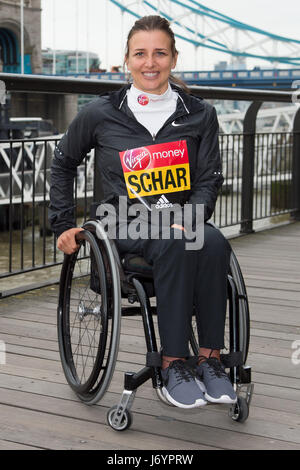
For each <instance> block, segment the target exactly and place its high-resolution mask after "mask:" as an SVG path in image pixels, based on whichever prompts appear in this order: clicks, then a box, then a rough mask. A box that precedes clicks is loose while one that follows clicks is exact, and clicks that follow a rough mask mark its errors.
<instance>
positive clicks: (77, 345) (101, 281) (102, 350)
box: [58, 219, 253, 431]
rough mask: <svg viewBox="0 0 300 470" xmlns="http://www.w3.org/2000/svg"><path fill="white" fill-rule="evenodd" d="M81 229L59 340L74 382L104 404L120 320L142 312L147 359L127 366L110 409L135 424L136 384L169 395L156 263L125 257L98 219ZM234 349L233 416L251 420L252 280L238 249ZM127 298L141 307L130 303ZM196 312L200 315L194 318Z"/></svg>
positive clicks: (231, 318) (122, 421) (68, 270)
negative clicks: (131, 368)
mask: <svg viewBox="0 0 300 470" xmlns="http://www.w3.org/2000/svg"><path fill="white" fill-rule="evenodd" d="M83 228H84V230H83V231H81V232H79V233H78V235H77V242H78V244H79V250H78V251H77V252H76V253H74V254H72V255H65V259H64V263H63V266H62V271H61V279H60V291H59V303H58V343H59V351H60V356H61V362H62V367H63V370H64V373H65V376H66V379H67V382H68V383H69V385H70V387H71V388H72V389H73V390H74V392H75V393H76V395H77V396H78V398H79V399H80V400H81V401H83V402H85V403H86V404H89V405H92V404H95V403H97V402H98V401H99V400H100V399H101V398H102V397H103V395H104V394H105V392H106V391H107V389H108V386H109V384H110V381H111V379H112V376H113V372H114V369H115V364H116V360H117V355H118V349H119V339H120V327H121V318H122V317H124V316H129V315H130V316H131V315H141V316H142V321H143V327H144V332H145V340H146V347H147V354H146V364H145V367H143V368H142V369H141V370H140V371H139V372H137V373H133V372H126V373H125V379H124V391H123V393H122V396H121V399H120V401H119V403H118V404H117V405H116V406H113V407H112V408H111V409H110V410H109V411H108V414H107V421H108V423H109V425H110V426H111V427H112V428H113V429H115V430H117V431H123V430H125V429H128V428H129V427H130V425H131V423H132V414H131V412H130V409H131V407H132V404H133V400H134V396H135V393H136V390H137V388H138V387H139V386H140V385H142V384H144V383H145V382H146V381H147V380H149V379H151V380H152V385H153V388H154V389H155V390H156V392H157V395H158V397H159V398H160V400H162V401H163V402H164V403H165V404H167V405H169V406H173V405H171V404H170V403H169V402H168V401H167V400H166V398H165V397H164V395H163V394H162V378H161V372H160V371H161V354H160V351H159V349H158V345H157V341H156V333H155V326H154V322H153V313H155V307H152V306H151V303H150V298H151V297H153V296H154V295H155V293H154V287H153V280H152V269H151V266H149V265H148V264H147V263H146V262H145V260H143V259H142V258H140V257H138V256H135V255H128V256H125V257H123V258H122V259H120V257H119V254H118V251H117V249H116V246H115V244H114V242H113V241H112V240H110V239H109V238H108V237H107V234H106V232H105V230H104V228H103V226H102V225H101V222H99V221H98V220H96V219H91V220H89V221H87V222H86V223H85V224H84V225H83ZM227 284H228V327H227V329H228V330H229V336H228V339H227V341H228V343H227V349H228V350H227V352H226V353H225V354H222V355H221V359H222V361H223V363H224V366H225V367H226V368H228V369H229V373H230V378H231V381H232V384H233V386H234V388H235V389H236V392H237V395H238V400H237V403H236V404H234V405H230V409H229V415H230V416H231V418H232V419H233V420H234V421H237V422H244V421H245V420H246V419H247V418H248V414H249V407H250V402H251V398H252V394H253V383H251V367H249V366H246V360H247V355H248V348H249V338H250V318H249V306H248V298H247V292H246V287H245V283H244V280H243V276H242V273H241V270H240V267H239V264H238V261H237V259H236V257H235V255H234V253H233V251H232V253H231V261H230V273H229V274H228V283H227ZM122 298H127V299H128V301H129V303H130V304H133V303H135V302H139V307H126V308H125V307H123V308H122ZM193 318H194V317H193ZM196 338H197V333H196V322H195V320H193V321H192V325H191V338H190V347H191V353H192V354H194V355H197V354H198V344H197V339H196Z"/></svg>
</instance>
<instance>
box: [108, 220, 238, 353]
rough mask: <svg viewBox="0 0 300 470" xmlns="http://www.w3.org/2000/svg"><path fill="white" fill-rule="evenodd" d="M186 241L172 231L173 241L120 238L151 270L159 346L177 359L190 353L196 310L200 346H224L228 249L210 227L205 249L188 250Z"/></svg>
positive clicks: (121, 244) (124, 248)
mask: <svg viewBox="0 0 300 470" xmlns="http://www.w3.org/2000/svg"><path fill="white" fill-rule="evenodd" d="M173 230H176V229H173ZM172 234H173V236H172ZM185 243H186V240H185V238H184V237H183V238H182V239H175V238H174V232H173V231H172V230H171V239H169V240H141V239H138V240H131V239H126V240H116V244H117V246H118V249H119V251H120V253H121V254H123V253H136V254H138V255H141V256H143V257H144V258H145V260H146V261H147V262H148V263H149V264H151V265H152V266H153V277H154V286H155V292H156V299H157V314H158V327H159V333H160V339H161V345H162V349H163V354H164V355H166V356H173V357H185V356H188V355H189V348H188V343H189V337H190V322H191V316H192V312H193V308H194V307H195V310H196V320H197V329H198V335H199V345H200V346H202V347H206V348H212V349H222V348H223V347H224V326H225V314H226V302H227V300H226V299H227V273H228V269H229V258H230V250H231V248H230V245H229V243H228V241H227V240H226V239H225V237H224V236H223V235H222V233H221V232H220V231H219V230H217V229H216V228H214V227H212V226H211V225H209V224H205V227H204V246H203V248H202V249H200V250H197V251H191V250H186V245H185Z"/></svg>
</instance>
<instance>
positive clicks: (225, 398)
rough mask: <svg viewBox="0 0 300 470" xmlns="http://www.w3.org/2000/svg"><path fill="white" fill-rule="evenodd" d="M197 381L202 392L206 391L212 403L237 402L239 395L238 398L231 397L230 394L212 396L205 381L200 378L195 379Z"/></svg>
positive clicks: (206, 395)
mask: <svg viewBox="0 0 300 470" xmlns="http://www.w3.org/2000/svg"><path fill="white" fill-rule="evenodd" d="M195 381H196V383H197V385H198V387H199V388H200V390H201V392H203V393H204V396H205V398H206V400H207V401H209V402H210V403H226V404H231V405H233V404H234V403H236V402H237V397H236V398H230V396H229V395H221V396H220V397H219V398H214V397H211V396H210V395H208V393H207V390H206V387H205V385H204V383H203V382H202V381H201V380H199V379H195Z"/></svg>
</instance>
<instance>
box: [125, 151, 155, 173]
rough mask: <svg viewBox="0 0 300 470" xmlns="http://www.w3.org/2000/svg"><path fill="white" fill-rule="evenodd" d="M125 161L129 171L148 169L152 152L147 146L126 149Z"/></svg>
mask: <svg viewBox="0 0 300 470" xmlns="http://www.w3.org/2000/svg"><path fill="white" fill-rule="evenodd" d="M123 163H124V165H125V166H126V168H127V169H128V170H129V171H139V170H146V169H147V168H148V167H149V165H150V163H151V153H150V152H149V150H148V149H147V148H146V147H140V148H137V149H131V150H126V152H125V153H124V155H123Z"/></svg>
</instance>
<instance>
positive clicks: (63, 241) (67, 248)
mask: <svg viewBox="0 0 300 470" xmlns="http://www.w3.org/2000/svg"><path fill="white" fill-rule="evenodd" d="M82 230H83V228H81V227H76V228H70V229H69V230H66V231H65V232H63V233H62V234H61V235H60V236H59V237H58V239H57V248H58V249H59V250H61V251H63V252H64V253H65V254H66V255H71V254H72V253H75V251H77V250H78V248H79V245H78V244H77V243H76V239H75V236H76V234H77V233H78V232H81V231H82Z"/></svg>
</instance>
